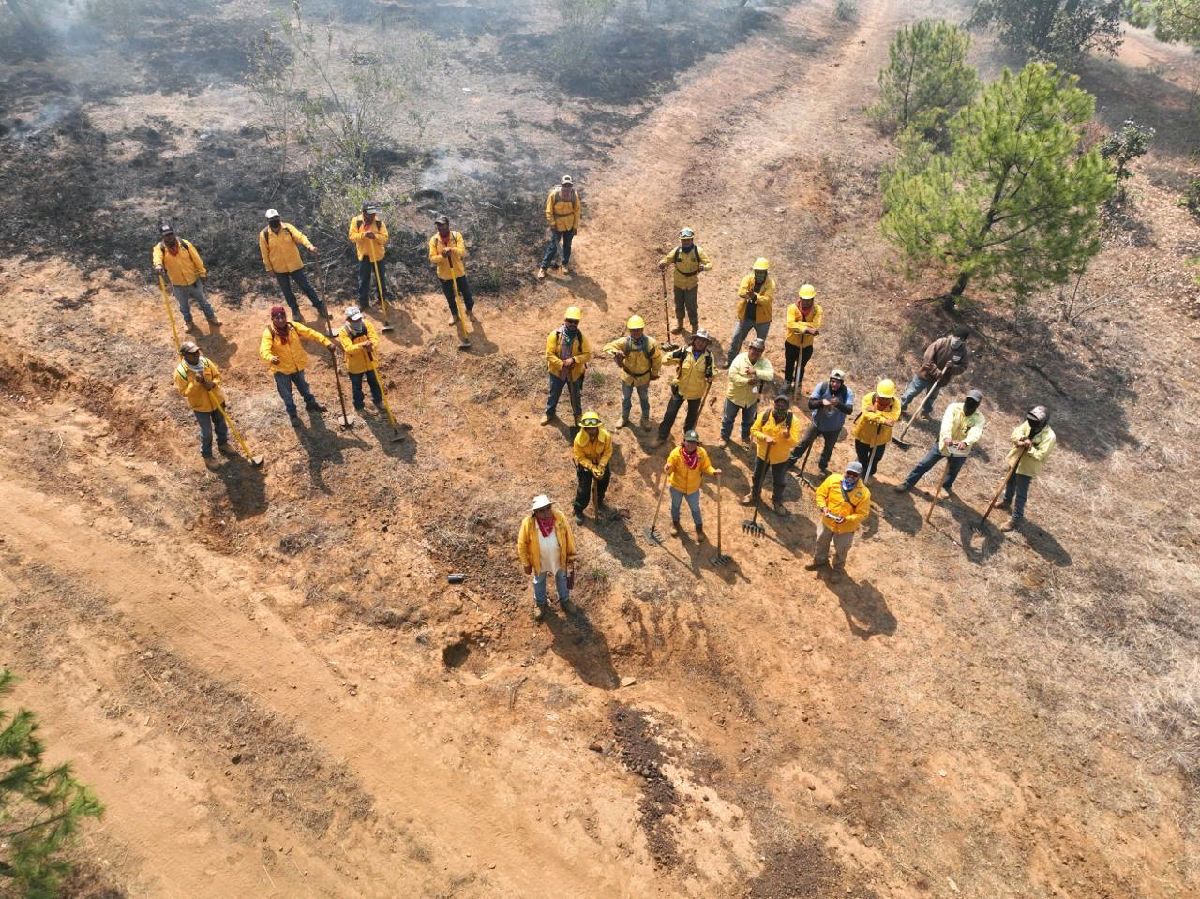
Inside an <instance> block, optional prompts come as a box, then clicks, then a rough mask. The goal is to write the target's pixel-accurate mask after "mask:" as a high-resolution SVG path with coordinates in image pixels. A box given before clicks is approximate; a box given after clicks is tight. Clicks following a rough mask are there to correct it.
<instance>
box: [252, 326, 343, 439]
mask: <svg viewBox="0 0 1200 899" xmlns="http://www.w3.org/2000/svg"><path fill="white" fill-rule="evenodd" d="M305 340H307V341H309V342H311V343H319V344H320V345H321V346H323V347H325V349H327V350H329V352H331V353H332V352H333V342H332V341H330V340H329V338H328V337H326V336H325V335H324V334H322V333H320V332H319V331H314V330H313V329H312V328H310V327H308V326H307V325H302V324H301V323H300V322H293V321H288V317H287V312H286V311H285V310H284V308H283V307H282V306H272V307H271V324H270V325H268V326H267V328H266V329H265V330H264V331H263V335H262V340H261V341H260V342H259V345H258V354H259V356H261V357H262V360H263V362H266V363H267V364H268V365H270V366H271V374H272V375H274V376H275V389H276V390H277V391H279V398H280V399H282V400H283V405H284V407H285V408H286V409H287V414H288V418H290V419H291V420H292V424H293V425H296V426H298V425H299V424H300V416H299V415H298V414H297V413H296V402H295V400H294V399H292V386H293V385H295V387H296V389H297V390H299V391H300V395H301V396H302V397H304V408H306V409H308V410H309V411H310V412H324V411H325V407H324V406H322V405H321V404H320V403H318V402H317V398H316V397H315V396H313V394H312V391H311V390H309V388H308V380H307V379H306V378H305V377H304V369H305V368H306V367H307V366H308V354H306V353H305V352H304V347H303V346H302V342H303V341H305Z"/></svg>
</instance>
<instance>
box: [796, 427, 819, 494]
mask: <svg viewBox="0 0 1200 899" xmlns="http://www.w3.org/2000/svg"><path fill="white" fill-rule="evenodd" d="M816 442H817V438H816V437H814V438H813V441H812V443H810V444H809V445H808V449H806V450H805V451H804V458H803V459H801V460H800V470H799V471H798V472H796V478H797V479H798V480H799V481H800V484H801V485H802V486H804V487H808V486H810V485H809V483H808V481H806V480H804V469H805V468H806V467H807V466H808V457H809V456H810V455H811V454H812V448H813V443H816Z"/></svg>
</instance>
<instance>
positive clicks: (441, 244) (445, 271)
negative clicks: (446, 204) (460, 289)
mask: <svg viewBox="0 0 1200 899" xmlns="http://www.w3.org/2000/svg"><path fill="white" fill-rule="evenodd" d="M447 247H449V248H450V260H451V261H450V262H447V261H446V257H445V256H443V255H442V250H444V249H446V248H447ZM466 258H467V244H466V242H465V241H464V240H463V236H462V233H461V232H459V231H451V232H450V239H449V240H448V241H443V240H442V235H440V234H438V233H437V232H436V231H435V232H433V237H431V238H429V261H430V262H431V263H432V264H434V265H436V266H437V276H438V277H439V278H441V279H442V280H443V281H449V280H450V279H451V278H461V277H463V276H464V275H465V274H466V273H467V267H466V266H465V265H463V260H464V259H466Z"/></svg>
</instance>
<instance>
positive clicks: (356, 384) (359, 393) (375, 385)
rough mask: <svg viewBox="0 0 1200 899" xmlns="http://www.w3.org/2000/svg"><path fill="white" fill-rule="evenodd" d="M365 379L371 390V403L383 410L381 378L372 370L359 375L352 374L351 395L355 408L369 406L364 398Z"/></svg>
mask: <svg viewBox="0 0 1200 899" xmlns="http://www.w3.org/2000/svg"><path fill="white" fill-rule="evenodd" d="M364 378H365V379H366V381H367V385H368V386H369V387H370V388H371V402H373V403H374V404H375V408H377V409H381V408H383V391H382V390H380V389H379V378H378V377H377V376H376V374H375V372H374V371H373V370H372V369H367V370H366V371H361V372H359V373H358V374H355V373H354V372H350V394H351V396H352V397H353V400H354V408H355V409H362V408H363V406H365V405H366V404H367V400H366V397H364V396H363V379H364Z"/></svg>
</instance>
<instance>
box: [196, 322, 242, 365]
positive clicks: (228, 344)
mask: <svg viewBox="0 0 1200 899" xmlns="http://www.w3.org/2000/svg"><path fill="white" fill-rule="evenodd" d="M196 343H197V344H199V345H200V349H201V350H202V351H203V352H204V355H205V356H207V357H208V358H209V359H211V360H212V361H213V362H215V363H217V365H218V367H220V368H222V369H224V368H226V367H227V366H228V365H229V360H231V359H232V358H233V354H234V352H235V351H236V350H237V347H238V345H237V344H236V343H234V342H232V341H229V340H226V339H225V335H224V334H223V333H222V332H221V331H212V332H210V333H208V334H201V335H199V336H198V337H197V338H196Z"/></svg>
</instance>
